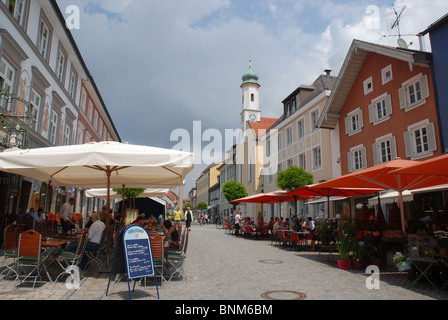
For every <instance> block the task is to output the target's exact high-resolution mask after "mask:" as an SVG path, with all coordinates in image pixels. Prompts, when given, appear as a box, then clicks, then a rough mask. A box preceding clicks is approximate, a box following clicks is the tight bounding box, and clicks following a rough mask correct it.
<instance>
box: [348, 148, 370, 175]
mask: <svg viewBox="0 0 448 320" xmlns="http://www.w3.org/2000/svg"><path fill="white" fill-rule="evenodd" d="M365 168H367V150H366V148H365V147H364V146H362V145H361V146H356V147H353V148H352V149H350V152H349V153H348V171H349V172H354V171H359V170H362V169H365Z"/></svg>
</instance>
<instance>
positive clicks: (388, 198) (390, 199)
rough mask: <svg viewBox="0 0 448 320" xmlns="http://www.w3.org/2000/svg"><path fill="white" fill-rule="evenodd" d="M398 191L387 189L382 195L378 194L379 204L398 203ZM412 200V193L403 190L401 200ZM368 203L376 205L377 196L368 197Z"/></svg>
mask: <svg viewBox="0 0 448 320" xmlns="http://www.w3.org/2000/svg"><path fill="white" fill-rule="evenodd" d="M398 197H399V194H398V191H388V192H385V193H383V194H382V195H380V202H381V204H386V203H394V202H396V203H398ZM412 200H414V195H413V193H412V192H411V191H409V190H406V191H403V201H404V202H406V201H412ZM369 204H370V205H374V206H375V205H377V204H378V197H373V198H370V199H369Z"/></svg>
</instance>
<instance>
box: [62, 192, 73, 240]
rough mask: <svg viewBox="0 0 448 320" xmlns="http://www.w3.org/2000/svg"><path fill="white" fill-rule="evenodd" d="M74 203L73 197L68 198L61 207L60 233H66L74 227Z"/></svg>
mask: <svg viewBox="0 0 448 320" xmlns="http://www.w3.org/2000/svg"><path fill="white" fill-rule="evenodd" d="M75 203H76V199H75V198H70V199H69V200H68V201H67V202H66V203H64V204H63V205H62V207H61V226H62V233H67V232H68V231H70V230H71V229H72V228H74V227H75V221H73V209H74V205H75Z"/></svg>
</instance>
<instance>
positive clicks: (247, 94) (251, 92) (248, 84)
mask: <svg viewBox="0 0 448 320" xmlns="http://www.w3.org/2000/svg"><path fill="white" fill-rule="evenodd" d="M242 80H243V84H242V85H241V90H242V104H243V106H242V107H243V110H242V112H241V122H242V123H241V127H242V128H243V129H245V124H246V123H247V122H259V121H260V114H261V111H260V105H259V89H260V84H259V83H258V80H259V77H258V75H257V74H256V73H255V71H254V70H253V69H252V57H250V60H249V70H248V71H247V72H246V73H245V74H243V77H242Z"/></svg>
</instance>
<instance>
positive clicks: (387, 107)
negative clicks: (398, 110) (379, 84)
mask: <svg viewBox="0 0 448 320" xmlns="http://www.w3.org/2000/svg"><path fill="white" fill-rule="evenodd" d="M391 114H392V100H391V97H390V95H388V94H387V93H385V94H383V95H381V96H379V97H378V98H376V99H374V100H372V104H371V105H369V120H370V123H373V124H377V123H380V122H382V121H385V120H388V119H389V116H390V115H391Z"/></svg>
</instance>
